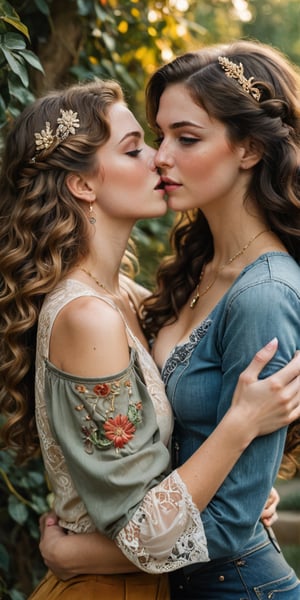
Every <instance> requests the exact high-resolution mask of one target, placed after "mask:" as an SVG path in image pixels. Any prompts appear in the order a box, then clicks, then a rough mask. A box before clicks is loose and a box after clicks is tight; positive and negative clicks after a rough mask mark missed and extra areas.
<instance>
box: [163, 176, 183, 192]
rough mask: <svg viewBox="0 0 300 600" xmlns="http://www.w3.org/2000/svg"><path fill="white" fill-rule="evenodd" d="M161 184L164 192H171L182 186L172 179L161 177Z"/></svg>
mask: <svg viewBox="0 0 300 600" xmlns="http://www.w3.org/2000/svg"><path fill="white" fill-rule="evenodd" d="M161 179H162V183H163V186H164V190H165V191H166V192H173V191H174V190H177V189H178V188H180V187H181V186H182V184H181V183H178V182H177V181H174V179H170V178H169V177H162V178H161Z"/></svg>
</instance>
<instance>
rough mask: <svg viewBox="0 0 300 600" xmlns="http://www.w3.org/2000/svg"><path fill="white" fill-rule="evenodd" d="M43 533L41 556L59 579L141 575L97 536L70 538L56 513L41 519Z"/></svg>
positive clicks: (103, 537)
mask: <svg viewBox="0 0 300 600" xmlns="http://www.w3.org/2000/svg"><path fill="white" fill-rule="evenodd" d="M40 531H41V538H40V544H39V548H40V552H41V555H42V557H43V560H44V563H45V565H46V566H47V567H48V568H49V569H51V571H53V573H54V574H55V575H56V577H58V579H62V580H63V581H66V580H67V579H70V578H71V577H74V576H75V575H83V574H87V573H88V574H96V575H102V574H105V575H110V574H117V573H134V572H137V571H138V569H137V567H136V566H135V565H133V564H132V563H131V562H130V561H129V560H128V559H127V558H126V557H125V556H124V554H123V553H122V552H121V550H119V548H117V546H116V545H115V543H114V542H113V541H112V540H110V539H108V538H107V537H105V536H104V535H101V534H100V533H98V532H95V533H82V534H67V533H66V532H65V530H64V529H62V527H60V526H59V525H58V519H57V517H56V515H55V513H53V512H51V513H47V514H45V515H43V516H42V517H41V518H40Z"/></svg>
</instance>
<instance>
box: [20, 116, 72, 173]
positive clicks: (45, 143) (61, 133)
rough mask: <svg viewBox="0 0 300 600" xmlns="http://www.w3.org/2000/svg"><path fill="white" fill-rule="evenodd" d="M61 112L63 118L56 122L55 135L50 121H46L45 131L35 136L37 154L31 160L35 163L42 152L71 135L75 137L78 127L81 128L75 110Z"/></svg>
mask: <svg viewBox="0 0 300 600" xmlns="http://www.w3.org/2000/svg"><path fill="white" fill-rule="evenodd" d="M60 112H61V117H58V119H57V121H56V122H57V128H56V131H55V133H53V130H52V129H51V126H50V123H49V121H46V124H45V129H42V130H41V131H40V132H38V133H35V134H34V137H35V149H36V154H35V156H34V157H33V158H32V159H31V160H32V161H33V162H34V161H35V157H36V155H37V154H38V153H39V152H41V150H47V149H48V148H49V147H50V146H51V145H52V144H53V142H55V141H56V142H58V143H60V142H62V141H63V140H65V139H66V138H67V137H68V136H69V135H70V134H71V135H74V134H75V133H76V129H77V127H79V126H80V122H79V119H78V118H77V112H73V110H63V109H62V108H61V109H60Z"/></svg>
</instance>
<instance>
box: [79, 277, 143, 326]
mask: <svg viewBox="0 0 300 600" xmlns="http://www.w3.org/2000/svg"><path fill="white" fill-rule="evenodd" d="M78 269H79V270H80V271H83V273H85V274H86V275H88V276H89V277H90V278H91V279H93V281H94V282H95V283H96V284H97V285H98V287H100V288H101V289H102V290H104V291H105V292H107V294H110V295H111V296H115V297H117V298H119V300H121V298H120V297H119V296H118V295H117V294H116V293H115V292H112V291H111V290H109V289H108V288H107V287H105V285H104V283H102V282H101V281H99V280H98V279H97V278H96V277H95V275H93V274H92V273H91V272H90V271H88V270H87V269H85V268H84V267H79V266H78ZM120 288H121V289H123V290H125V292H126V294H127V296H128V302H129V306H130V309H131V310H132V312H133V313H134V314H135V315H136V314H137V309H136V306H135V304H134V301H133V300H132V299H131V297H130V294H129V292H128V291H127V289H126V288H125V287H124V286H122V285H120Z"/></svg>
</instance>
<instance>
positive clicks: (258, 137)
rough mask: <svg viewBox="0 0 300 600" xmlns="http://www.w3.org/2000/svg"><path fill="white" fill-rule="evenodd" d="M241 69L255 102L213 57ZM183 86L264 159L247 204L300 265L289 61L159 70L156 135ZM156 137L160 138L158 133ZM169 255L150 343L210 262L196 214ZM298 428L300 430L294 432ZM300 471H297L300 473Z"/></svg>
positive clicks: (296, 89) (293, 79)
mask: <svg viewBox="0 0 300 600" xmlns="http://www.w3.org/2000/svg"><path fill="white" fill-rule="evenodd" d="M219 56H223V57H227V58H228V59H230V60H231V61H232V62H234V63H235V64H237V65H239V63H242V65H243V68H244V75H245V77H246V78H249V79H250V78H251V77H254V80H253V82H252V85H253V86H255V88H257V89H258V90H259V93H260V98H259V100H257V99H255V98H254V97H253V96H252V95H251V93H247V91H246V90H244V89H243V87H242V85H240V84H239V83H238V82H237V81H236V79H233V78H229V77H226V75H225V74H224V72H223V71H222V68H221V67H220V64H219V61H218V57H219ZM174 83H182V84H183V85H184V86H185V88H186V90H187V91H188V92H189V93H190V95H191V98H192V99H193V101H194V102H195V103H196V104H198V105H199V106H201V107H202V108H204V109H205V110H206V111H207V113H208V114H209V115H210V116H211V117H213V118H215V119H217V120H219V121H220V122H222V123H223V124H224V125H225V127H226V133H227V136H228V140H229V142H231V143H235V142H240V141H242V140H244V139H246V138H251V139H253V140H254V141H255V142H256V143H257V145H258V146H259V147H260V148H262V158H261V160H260V161H259V162H258V163H257V165H255V167H254V168H253V177H252V179H251V182H250V184H249V187H248V190H247V194H246V198H245V202H247V198H251V199H253V200H254V201H255V202H256V203H257V205H258V206H259V207H260V210H261V212H262V214H263V215H264V219H265V222H266V223H267V224H268V227H269V228H270V230H272V231H273V232H274V233H275V234H276V235H277V236H278V237H279V238H280V240H282V242H283V244H284V245H285V247H286V248H287V250H288V252H289V253H290V254H291V255H292V256H293V257H294V258H295V259H296V260H297V261H298V262H299V261H300V210H299V207H300V166H299V165H300V75H299V72H298V71H297V68H296V67H294V66H293V65H292V64H291V63H290V62H289V61H288V59H286V57H285V56H284V55H283V54H282V53H280V52H279V51H277V50H274V49H273V48H271V47H270V46H267V45H265V44H261V43H259V42H250V41H244V40H241V41H237V42H234V43H232V44H224V45H219V46H211V47H207V48H203V49H201V50H200V51H198V52H191V53H186V54H184V55H183V56H179V57H178V58H176V59H175V60H173V61H172V62H171V63H169V64H166V65H164V66H163V67H161V68H160V69H158V71H157V72H155V73H154V74H153V75H152V77H151V78H150V80H149V83H148V86H147V90H146V109H147V116H148V121H149V123H150V126H151V127H152V129H153V130H154V131H156V132H157V125H156V116H157V112H158V109H159V103H160V98H161V96H162V94H163V92H164V90H165V89H166V87H167V86H169V85H171V84H174ZM157 133H158V136H159V131H158V132H157ZM170 245H171V249H172V252H173V253H172V255H171V256H168V257H166V258H165V259H164V260H163V261H162V263H161V265H160V267H159V269H158V272H157V285H156V289H155V291H154V293H153V294H152V296H150V297H149V298H148V299H146V301H145V303H144V306H143V316H144V324H143V327H144V331H145V333H146V335H147V337H148V338H149V339H151V338H152V339H153V338H155V336H156V335H157V333H158V331H159V330H160V328H161V327H162V326H163V325H165V324H166V323H172V322H174V321H175V320H176V319H177V317H178V314H179V311H180V309H181V307H182V306H183V305H184V304H185V303H186V302H187V300H188V298H189V296H190V294H191V293H192V291H193V290H194V289H195V287H196V284H197V283H198V281H199V276H200V273H201V271H202V269H203V266H204V265H205V263H207V262H209V261H210V260H211V259H212V257H213V254H214V246H213V238H212V235H211V231H210V228H209V225H208V222H207V220H206V218H205V216H204V215H203V213H202V212H201V210H198V209H195V210H191V211H188V212H186V213H181V214H178V215H177V217H176V219H175V223H174V227H173V229H172V231H171V235H170ZM298 426H299V424H298ZM299 467H300V465H299Z"/></svg>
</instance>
